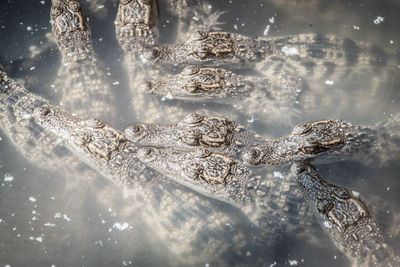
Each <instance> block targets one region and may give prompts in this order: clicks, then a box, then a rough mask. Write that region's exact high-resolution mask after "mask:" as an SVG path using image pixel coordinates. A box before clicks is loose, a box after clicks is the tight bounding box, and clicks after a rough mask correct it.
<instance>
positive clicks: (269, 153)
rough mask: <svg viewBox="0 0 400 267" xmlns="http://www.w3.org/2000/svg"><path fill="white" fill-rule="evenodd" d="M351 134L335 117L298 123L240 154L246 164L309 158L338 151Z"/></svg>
mask: <svg viewBox="0 0 400 267" xmlns="http://www.w3.org/2000/svg"><path fill="white" fill-rule="evenodd" d="M351 135H352V131H351V129H350V125H349V124H348V123H345V122H342V121H339V120H322V121H315V122H311V123H301V124H298V125H296V126H295V127H294V129H293V131H292V132H291V133H290V134H289V135H287V136H285V137H282V138H279V139H277V140H274V141H266V142H265V143H263V144H260V145H257V146H254V147H252V148H249V149H247V150H245V151H244V153H243V156H242V158H243V160H244V161H245V162H247V163H249V164H252V165H259V164H282V163H286V162H290V161H295V160H299V161H300V160H307V159H313V158H315V157H320V156H321V155H324V154H340V153H341V152H342V151H345V150H346V149H349V148H348V146H347V143H348V141H347V140H349V138H351Z"/></svg>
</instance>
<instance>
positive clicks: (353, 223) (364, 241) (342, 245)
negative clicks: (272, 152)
mask: <svg viewBox="0 0 400 267" xmlns="http://www.w3.org/2000/svg"><path fill="white" fill-rule="evenodd" d="M291 172H292V174H293V176H294V177H295V179H296V180H297V182H298V184H299V186H300V188H301V190H302V192H303V193H304V198H305V199H306V200H307V202H308V203H309V205H310V207H311V209H312V211H313V212H314V214H315V217H316V218H317V219H318V221H319V222H320V224H321V226H322V228H324V229H325V230H326V231H327V232H328V233H329V236H330V237H331V238H332V239H333V240H334V242H335V243H336V245H337V246H338V247H339V249H340V250H341V251H342V252H343V253H345V254H346V255H347V256H348V258H350V259H352V260H353V264H354V266H399V264H400V258H399V257H398V256H395V255H394V253H393V251H392V250H391V248H389V246H388V244H387V243H386V242H385V241H384V238H383V235H382V232H381V230H380V229H379V227H378V226H377V224H376V223H375V221H374V219H373V218H372V216H371V214H370V212H369V211H368V208H367V207H366V205H365V204H364V202H363V201H362V200H361V199H359V198H358V197H357V196H356V195H354V194H353V193H352V192H350V191H349V190H348V189H346V188H344V187H342V186H337V185H333V184H330V183H328V182H326V181H325V180H324V179H323V178H322V177H321V176H320V175H319V174H318V172H317V171H316V169H315V168H314V167H313V166H312V165H309V164H305V163H294V164H293V165H292V166H291Z"/></svg>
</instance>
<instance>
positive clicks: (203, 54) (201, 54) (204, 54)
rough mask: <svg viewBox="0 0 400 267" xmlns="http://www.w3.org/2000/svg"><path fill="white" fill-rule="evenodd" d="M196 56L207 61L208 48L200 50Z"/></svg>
mask: <svg viewBox="0 0 400 267" xmlns="http://www.w3.org/2000/svg"><path fill="white" fill-rule="evenodd" d="M194 55H195V56H197V57H198V58H199V59H205V58H206V57H207V56H208V55H209V53H208V50H207V49H206V48H200V49H199V50H198V51H196V52H195V53H194Z"/></svg>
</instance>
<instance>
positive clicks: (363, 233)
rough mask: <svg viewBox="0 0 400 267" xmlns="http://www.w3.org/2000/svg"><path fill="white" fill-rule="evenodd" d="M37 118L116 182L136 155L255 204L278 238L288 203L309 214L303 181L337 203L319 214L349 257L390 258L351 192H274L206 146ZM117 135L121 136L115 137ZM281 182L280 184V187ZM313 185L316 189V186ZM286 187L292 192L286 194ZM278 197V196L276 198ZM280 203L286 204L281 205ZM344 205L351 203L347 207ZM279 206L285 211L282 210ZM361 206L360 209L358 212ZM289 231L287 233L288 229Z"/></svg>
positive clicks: (322, 186)
mask: <svg viewBox="0 0 400 267" xmlns="http://www.w3.org/2000/svg"><path fill="white" fill-rule="evenodd" d="M34 117H35V119H36V120H37V122H38V123H39V124H40V125H41V126H42V127H44V128H45V129H46V130H48V131H50V132H52V133H54V134H56V135H57V136H58V137H60V138H62V139H63V140H64V141H66V142H67V143H68V145H69V146H70V147H72V149H73V150H75V151H76V152H79V153H80V154H81V155H82V156H83V158H85V159H86V160H87V161H90V162H91V163H92V164H96V165H97V167H98V168H100V169H101V170H103V171H105V172H108V173H109V174H110V175H111V176H113V177H114V178H116V177H119V178H118V179H123V178H121V174H118V172H120V171H121V170H122V169H124V167H121V166H123V165H125V164H129V163H128V162H129V161H130V160H129V159H128V158H129V157H130V158H131V159H132V155H134V157H136V160H139V161H141V162H143V163H145V164H146V166H151V167H152V168H154V169H156V170H159V171H160V172H162V173H163V174H165V175H167V176H168V177H170V178H171V179H172V180H174V181H178V182H179V183H182V184H184V185H186V186H189V187H191V188H193V189H194V190H197V191H199V192H202V193H204V194H211V195H212V196H214V197H218V198H220V199H225V200H227V201H230V202H231V203H234V204H235V205H238V206H242V205H243V206H242V207H243V208H244V210H246V208H245V207H246V206H249V205H251V204H252V205H255V206H256V207H255V208H250V213H249V215H250V214H251V215H252V216H255V217H258V219H259V221H258V222H261V218H263V216H265V217H264V219H265V220H268V228H266V229H268V230H271V229H273V233H274V235H276V234H277V232H279V228H280V227H279V226H278V225H277V224H282V222H280V223H279V222H278V221H279V220H280V219H279V220H278V221H277V220H276V217H279V218H289V219H288V221H289V222H290V221H292V220H293V218H290V217H291V215H290V214H289V213H290V211H289V210H286V209H285V208H284V207H287V206H288V205H289V203H288V201H290V202H292V201H296V202H297V204H296V209H297V211H302V213H301V214H303V215H305V216H308V215H307V209H304V208H305V205H303V204H300V203H301V202H299V199H298V198H297V193H298V191H296V189H298V187H297V183H300V184H301V181H303V184H304V185H305V187H306V189H308V190H309V191H307V192H305V195H306V196H307V197H310V198H316V197H317V196H318V194H317V193H315V191H317V190H320V191H318V193H321V194H322V193H325V195H324V196H325V197H326V199H327V201H329V200H330V201H335V200H336V202H334V204H335V205H336V206H334V207H335V208H337V210H332V209H330V210H329V211H327V209H328V208H332V207H331V206H329V205H328V206H326V207H325V208H326V209H325V211H326V212H325V213H322V211H321V214H322V215H324V214H326V213H327V214H328V216H329V218H331V221H330V223H335V224H336V225H338V226H339V230H337V229H333V230H332V231H329V234H330V235H331V238H333V239H334V240H335V241H336V242H337V243H338V244H339V245H338V246H339V248H340V249H341V250H342V251H343V252H344V253H345V254H346V255H348V256H349V257H357V259H358V260H361V261H363V262H365V263H368V264H370V265H371V266H373V265H374V264H378V263H379V261H380V260H382V259H383V258H382V257H381V256H384V255H391V254H389V253H390V252H389V251H390V250H388V249H387V246H386V243H384V242H383V238H382V235H381V234H380V232H379V231H380V230H378V229H379V228H378V227H377V226H376V224H375V223H374V221H373V219H372V218H371V217H370V215H369V213H368V211H367V209H366V207H365V205H364V204H363V203H362V202H361V201H358V200H357V199H355V198H354V196H353V195H350V196H349V195H346V194H345V193H348V194H350V193H349V192H348V190H346V189H345V188H342V187H334V186H332V185H329V184H327V183H322V182H320V183H319V184H317V182H315V184H316V186H315V187H316V188H315V189H314V188H311V189H309V188H307V185H308V184H309V183H310V182H309V181H304V180H305V179H303V180H302V179H301V178H297V180H298V181H299V180H300V182H297V183H296V182H295V179H289V180H283V179H279V180H275V181H273V183H275V185H274V186H273V189H272V188H269V186H268V184H269V181H268V177H264V180H263V179H262V178H261V177H260V176H256V175H254V173H253V172H252V171H251V170H250V169H248V168H247V167H246V166H245V165H243V164H241V163H240V162H238V161H236V160H235V159H233V158H231V157H229V156H227V155H224V154H221V153H217V152H212V151H210V150H208V149H205V148H197V149H194V150H192V151H189V152H187V151H186V152H182V151H176V150H171V149H165V148H155V147H140V148H138V147H135V145H134V144H133V143H131V142H126V141H127V140H126V139H125V137H124V136H123V135H122V133H121V132H119V131H118V130H115V129H113V128H111V126H109V125H107V124H105V123H104V122H101V121H99V120H82V119H79V118H77V117H74V116H72V115H71V114H69V113H67V112H64V111H61V110H60V109H58V108H56V107H52V106H48V105H45V106H42V107H39V108H36V109H35V111H34ZM115 135H118V136H119V137H118V138H115ZM116 139H119V142H115V140H116ZM113 141H114V142H113ZM126 145H129V146H130V147H133V149H136V153H134V152H133V149H132V151H131V152H128V151H126V153H128V154H130V156H128V155H126V153H125V152H124V150H126V149H125V148H124V147H125V146H126ZM115 165H117V166H119V168H117V169H116V168H114V167H113V166H115ZM122 177H123V176H122ZM308 179H309V178H308ZM318 181H321V180H318ZM277 184H280V185H279V186H277ZM311 184H312V183H311ZM312 185H313V186H314V184H312ZM285 188H286V189H285ZM288 188H291V189H289V190H288ZM274 189H279V190H280V191H275V190H274ZM293 189H294V190H293ZM333 189H337V190H333ZM329 190H330V191H329ZM278 192H279V193H278ZM276 193H278V194H279V195H280V196H278V197H277V196H275V194H276ZM340 193H341V194H340ZM287 194H289V195H290V197H289V195H287ZM335 194H340V195H339V197H341V198H343V202H344V204H343V203H341V202H339V201H340V199H339V198H336V197H335V196H336V195H335ZM350 197H353V199H351V200H349V198H350ZM281 201H283V202H286V203H279V202H281ZM346 201H348V203H345V202H346ZM282 204H283V206H282ZM292 204H293V203H292ZM350 204H352V205H350ZM276 207H278V208H276ZM279 207H282V208H283V209H282V210H280V209H279ZM311 207H312V209H313V210H314V209H315V208H316V205H311ZM318 207H319V206H318ZM357 207H360V209H359V210H357V209H355V208H357ZM347 208H348V209H347ZM364 210H365V212H364ZM355 212H359V214H357V215H360V214H361V215H360V216H359V217H357V215H355ZM253 218H254V217H253ZM355 222H359V223H355ZM296 223H301V221H296ZM289 224H290V223H289ZM336 225H335V227H336ZM298 226H299V225H298ZM281 227H282V226H281ZM371 229H372V230H371ZM285 230H286V231H288V230H287V229H285ZM292 230H293V229H292ZM367 230H370V231H367ZM343 232H344V233H343ZM271 234H272V233H271ZM353 236H356V237H358V238H356V239H353V240H350V239H349V238H352V237H353ZM365 244H376V245H377V247H376V249H374V248H370V247H369V246H365ZM391 260H394V258H391V259H389V260H387V261H388V262H389V263H391V264H392V262H391ZM396 262H397V260H396ZM388 266H395V265H394V264H392V265H388Z"/></svg>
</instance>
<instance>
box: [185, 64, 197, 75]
mask: <svg viewBox="0 0 400 267" xmlns="http://www.w3.org/2000/svg"><path fill="white" fill-rule="evenodd" d="M199 70H200V69H199V68H198V67H196V66H187V67H185V68H184V69H183V70H182V74H183V75H185V76H190V75H193V74H196V73H198V72H199Z"/></svg>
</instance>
